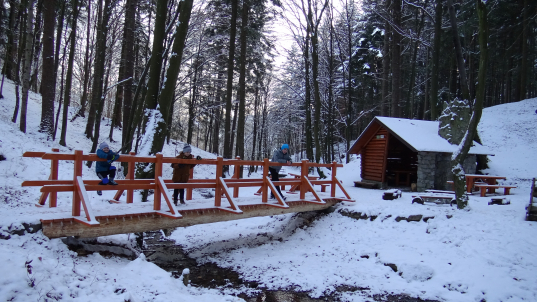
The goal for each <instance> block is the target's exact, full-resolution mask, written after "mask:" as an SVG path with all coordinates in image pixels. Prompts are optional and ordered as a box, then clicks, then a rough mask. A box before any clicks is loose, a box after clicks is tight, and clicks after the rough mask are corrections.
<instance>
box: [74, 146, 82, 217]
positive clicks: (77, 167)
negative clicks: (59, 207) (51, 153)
mask: <svg viewBox="0 0 537 302" xmlns="http://www.w3.org/2000/svg"><path fill="white" fill-rule="evenodd" d="M83 153H84V152H83V151H82V150H75V162H74V171H73V184H74V183H76V182H77V177H79V176H80V177H82V155H83ZM71 214H72V215H73V216H80V196H79V195H78V192H77V190H73V209H72V213H71Z"/></svg>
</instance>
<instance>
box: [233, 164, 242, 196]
mask: <svg viewBox="0 0 537 302" xmlns="http://www.w3.org/2000/svg"><path fill="white" fill-rule="evenodd" d="M235 159H236V160H237V161H239V160H240V159H241V157H240V156H237V157H235ZM240 170H241V166H240V165H239V163H236V164H235V172H234V174H233V176H235V178H236V179H239V178H241V175H240V173H241V171H240ZM237 197H239V187H238V186H237V187H234V188H233V198H237Z"/></svg>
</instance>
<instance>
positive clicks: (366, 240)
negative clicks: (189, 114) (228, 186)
mask: <svg viewBox="0 0 537 302" xmlns="http://www.w3.org/2000/svg"><path fill="white" fill-rule="evenodd" d="M13 91H14V88H13V86H12V85H11V83H6V84H5V86H4V96H5V99H2V100H0V153H2V154H3V155H4V156H5V157H6V158H7V160H5V161H1V162H0V197H1V199H0V237H7V236H10V239H9V240H3V239H0V259H2V260H3V262H4V264H5V269H4V272H7V273H4V274H2V275H0V300H1V301H6V300H10V299H11V300H12V301H42V300H45V297H48V298H47V299H48V300H54V299H56V300H63V301H132V302H135V301H149V300H151V301H239V300H241V299H239V298H237V297H234V296H232V295H230V294H233V292H231V291H228V290H221V291H218V290H208V289H202V288H196V287H185V286H184V285H183V283H182V281H181V280H180V279H175V278H173V277H172V276H171V275H170V273H167V272H165V271H163V270H162V269H160V268H158V267H157V266H155V265H154V264H152V263H150V262H147V261H146V260H145V257H144V256H143V255H140V257H139V258H138V259H136V260H134V261H128V260H125V259H121V258H116V257H112V258H104V257H102V256H100V255H98V254H94V255H90V256H88V257H78V256H77V255H76V253H75V252H72V251H69V250H68V249H67V247H66V246H65V244H63V243H62V241H61V240H60V239H53V240H50V239H48V238H46V237H44V236H43V235H42V234H41V233H40V232H38V233H35V234H26V235H24V236H18V235H8V231H9V230H13V229H22V228H23V226H22V223H23V222H24V223H37V222H38V221H39V219H40V218H42V217H43V215H50V214H52V213H54V212H57V211H64V212H69V211H70V206H71V195H69V194H65V193H64V194H59V196H58V208H56V209H49V208H48V207H43V208H37V207H35V206H34V204H35V203H36V201H37V200H38V198H39V196H40V192H39V189H38V188H33V187H25V188H22V187H21V186H20V184H21V183H22V181H23V180H25V179H47V178H48V173H49V169H50V165H49V163H48V162H46V161H44V160H41V159H33V158H22V156H21V155H22V153H23V152H24V151H49V150H50V149H51V148H60V151H62V152H72V151H73V150H75V149H79V150H84V151H85V152H87V150H89V149H90V147H91V141H90V140H88V139H86V138H85V136H84V134H83V132H84V128H85V122H86V120H85V119H82V118H78V119H77V120H75V122H74V123H70V124H69V126H68V127H69V128H68V137H67V144H68V146H69V148H65V147H61V146H59V145H58V144H57V142H52V141H47V140H46V137H45V136H44V135H43V134H41V133H39V132H38V127H39V117H40V109H41V106H40V100H39V98H40V96H38V95H35V94H31V99H30V100H29V104H28V110H29V112H28V116H29V117H30V118H29V119H28V126H27V129H28V131H27V132H28V133H27V134H23V133H21V132H20V131H19V130H18V124H14V123H12V122H11V116H12V113H13V108H14V103H15V101H14V99H15V98H14V92H13ZM535 109H537V99H531V100H525V101H522V102H518V103H513V104H506V105H500V106H495V107H492V108H487V109H485V110H484V113H483V118H482V122H481V124H480V135H481V139H482V141H483V143H484V145H485V146H487V147H489V148H491V149H492V150H493V151H494V153H495V154H496V156H493V157H491V158H490V159H491V162H490V164H489V165H490V168H489V169H488V171H487V172H488V173H490V174H498V175H503V176H506V177H507V180H506V183H510V184H515V185H517V186H518V188H517V189H514V190H512V195H510V196H508V198H509V199H510V201H511V204H510V205H505V206H489V205H488V204H487V203H488V201H490V197H479V195H476V194H474V195H472V196H471V197H470V211H459V210H456V209H454V208H451V207H449V206H437V205H424V206H422V205H417V204H412V203H411V196H410V194H409V193H403V197H402V198H400V199H396V200H392V201H385V200H382V198H381V196H382V191H381V190H368V189H362V188H355V187H353V186H352V184H353V181H354V180H358V179H359V171H360V164H359V161H358V160H354V161H352V162H351V163H350V164H348V165H345V167H343V168H342V169H340V170H338V177H339V178H340V179H342V180H343V185H344V186H345V188H346V190H347V192H349V194H351V196H352V197H353V198H354V199H355V200H356V201H357V202H356V203H350V202H344V203H342V204H340V205H339V206H338V207H337V208H336V211H335V212H333V213H331V214H328V215H325V216H322V217H321V218H320V219H318V220H316V221H314V222H313V223H311V224H309V225H307V226H304V227H303V228H298V229H296V224H295V223H296V221H295V219H293V218H292V215H280V216H274V217H259V218H252V219H245V220H236V221H230V222H222V223H215V224H207V225H198V226H193V227H188V228H179V229H177V230H176V231H175V232H173V233H172V235H171V236H170V238H172V239H174V240H176V241H177V242H178V243H179V244H181V245H183V246H184V247H185V249H186V250H187V251H188V252H189V255H190V256H191V257H194V258H196V259H198V261H199V262H206V261H213V262H216V263H218V264H219V265H220V266H222V267H229V268H232V269H234V270H236V271H237V272H239V273H240V274H241V276H242V277H243V278H244V279H247V280H252V281H257V282H258V283H259V284H260V286H261V287H265V288H269V289H278V288H290V287H292V288H293V289H295V290H303V291H308V292H309V293H310V295H311V296H313V297H318V296H321V295H323V294H327V293H331V292H333V291H335V290H336V288H338V287H340V286H344V285H347V286H350V287H357V288H362V289H364V288H365V290H363V291H356V292H342V293H341V294H340V296H339V300H341V301H371V299H369V298H367V296H368V295H373V294H386V293H395V294H408V295H410V296H413V297H420V298H422V299H434V300H440V301H481V300H483V299H484V300H485V301H487V302H491V301H537V274H535V269H536V268H537V242H536V240H534V238H537V223H535V222H526V221H524V215H525V210H524V207H525V205H526V204H527V203H528V199H529V179H530V178H531V177H537V172H536V171H537V170H536V169H535V167H536V166H537V165H536V163H537V162H536V159H535V154H536V152H535V150H537V141H536V139H535V134H536V133H537V123H536V121H537V115H536V114H535ZM109 130H110V129H109V126H107V125H106V124H103V127H101V138H102V139H101V140H103V139H104V138H106V137H107V136H108V132H109ZM120 135H121V134H120V132H119V131H116V132H115V133H114V137H115V138H116V139H117V140H119V138H120ZM110 146H111V148H112V149H113V150H117V149H118V147H119V143H115V142H111V143H110ZM176 146H177V147H176ZM181 148H182V143H179V144H178V145H166V146H165V149H164V152H163V153H164V155H165V156H173V155H174V154H175V150H176V149H179V150H180V149H181ZM193 153H194V154H196V155H198V154H199V155H201V156H202V157H204V158H214V157H215V155H212V154H209V153H206V152H203V151H201V150H199V149H197V148H194V151H193ZM213 170H214V169H212V168H209V167H197V168H196V169H195V177H196V178H206V177H207V178H213V177H214V174H213V173H214V171H213ZM289 170H291V169H289ZM288 172H292V171H288ZM83 175H84V177H85V178H91V179H96V176H95V173H94V171H93V170H92V169H89V168H87V167H86V166H84V171H83ZM164 175H167V176H170V175H171V169H170V168H169V167H165V170H164ZM252 177H254V176H252ZM255 177H259V175H255ZM60 178H62V179H70V178H72V163H63V164H61V165H60ZM252 190H253V191H255V190H254V189H252ZM252 190H244V191H243V190H241V198H240V199H241V200H244V201H245V202H246V201H247V200H248V199H249V198H250V197H249V196H252V197H251V198H255V197H253V191H252ZM201 193H202V192H201V191H194V200H193V201H191V202H190V204H189V206H195V205H196V204H205V203H206V199H205V198H204V197H202V196H201ZM104 194H105V196H104V197H111V196H106V194H110V195H112V194H113V193H112V192H105V193H104ZM296 196H297V195H288V198H289V199H293V198H296ZM90 198H91V203H92V207H93V209H94V210H99V209H105V208H109V207H113V206H111V205H110V204H108V203H107V202H105V199H106V198H99V197H98V196H97V195H96V194H95V192H91V194H90ZM136 204H140V199H139V195H138V194H135V205H136ZM340 210H347V211H355V212H361V213H363V214H366V215H367V216H378V218H377V219H375V220H373V221H371V220H355V219H352V218H349V217H346V216H343V215H341V214H339V212H338V211H340ZM414 214H421V215H424V216H428V217H434V218H433V219H429V220H427V222H423V221H420V222H406V221H401V222H397V221H396V219H395V218H396V217H397V216H409V215H414ZM448 217H451V218H448ZM261 233H263V234H267V235H270V236H272V237H274V238H278V239H279V240H278V241H268V240H265V241H262V240H261V239H259V237H260V236H258V235H259V234H261ZM270 236H268V237H270ZM264 238H267V236H265V237H264ZM99 240H100V241H102V242H114V243H120V244H123V245H125V246H134V244H135V243H134V236H132V235H131V236H129V235H127V234H126V235H115V236H107V237H102V238H99ZM386 264H390V265H392V266H386ZM393 265H395V266H396V267H397V272H395V271H394V270H393V269H392V267H393Z"/></svg>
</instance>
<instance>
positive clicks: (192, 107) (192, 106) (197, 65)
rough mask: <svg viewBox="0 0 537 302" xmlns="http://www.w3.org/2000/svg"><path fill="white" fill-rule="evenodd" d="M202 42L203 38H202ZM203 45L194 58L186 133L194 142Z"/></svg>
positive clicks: (188, 139)
mask: <svg viewBox="0 0 537 302" xmlns="http://www.w3.org/2000/svg"><path fill="white" fill-rule="evenodd" d="M200 43H201V39H200ZM200 48H201V47H199V45H198V53H197V57H196V59H195V60H194V64H193V68H194V77H193V79H192V95H191V96H190V102H189V103H188V129H187V135H186V143H187V144H192V135H193V133H194V124H195V121H196V102H197V97H198V80H199V78H200V75H199V74H200V73H202V72H203V64H202V63H201V59H200V52H201V49H200Z"/></svg>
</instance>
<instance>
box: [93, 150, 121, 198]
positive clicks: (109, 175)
mask: <svg viewBox="0 0 537 302" xmlns="http://www.w3.org/2000/svg"><path fill="white" fill-rule="evenodd" d="M97 156H98V157H99V158H102V159H106V161H98V162H97V163H96V164H95V172H97V176H98V177H99V179H100V180H101V182H100V183H99V185H113V186H116V185H117V182H115V181H114V178H115V177H116V167H114V166H112V163H113V162H114V161H116V160H117V159H119V154H117V153H114V152H113V151H112V150H110V148H109V147H108V144H107V143H105V142H102V143H101V144H100V145H99V150H97ZM97 194H99V195H102V194H103V192H102V191H97Z"/></svg>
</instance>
